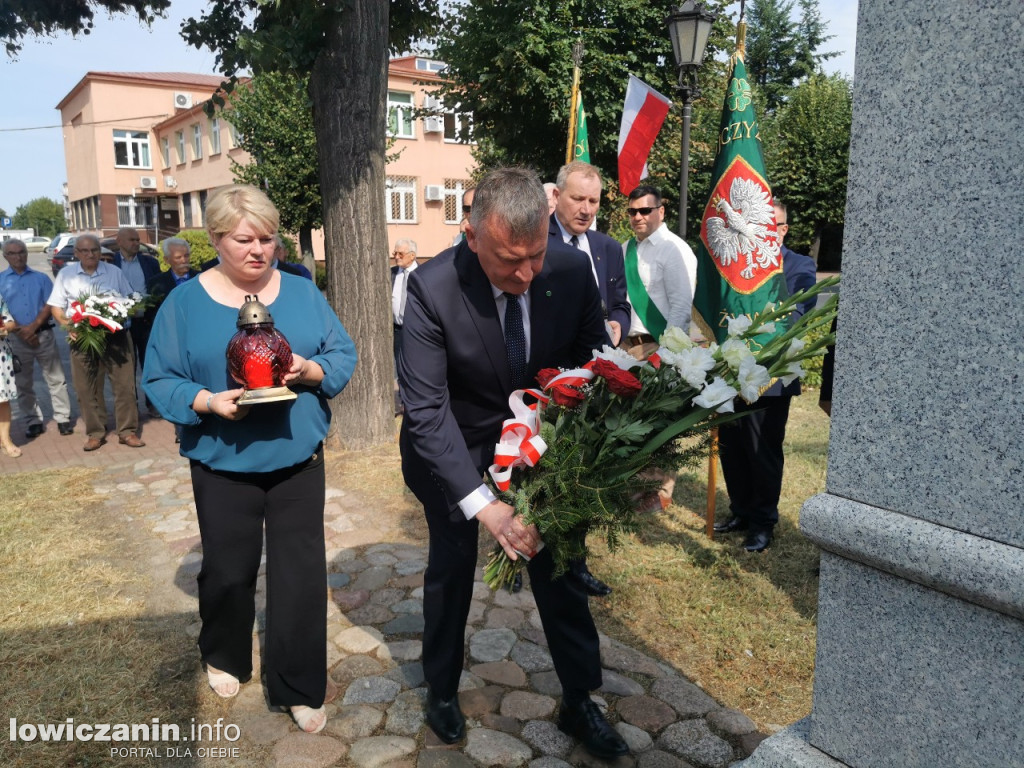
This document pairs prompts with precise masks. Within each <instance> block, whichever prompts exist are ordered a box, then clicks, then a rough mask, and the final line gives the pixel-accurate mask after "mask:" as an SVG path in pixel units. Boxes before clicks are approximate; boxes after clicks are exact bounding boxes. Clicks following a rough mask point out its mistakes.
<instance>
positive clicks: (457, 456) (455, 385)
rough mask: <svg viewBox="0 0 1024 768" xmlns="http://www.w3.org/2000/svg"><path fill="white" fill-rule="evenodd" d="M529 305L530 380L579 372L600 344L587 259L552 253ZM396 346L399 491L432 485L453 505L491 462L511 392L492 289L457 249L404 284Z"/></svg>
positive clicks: (470, 257) (463, 249)
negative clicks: (549, 372)
mask: <svg viewBox="0 0 1024 768" xmlns="http://www.w3.org/2000/svg"><path fill="white" fill-rule="evenodd" d="M529 301H530V360H529V363H528V367H527V376H528V377H529V380H530V381H532V380H533V379H534V376H535V375H536V373H537V371H539V370H540V369H541V368H549V367H556V366H567V367H571V366H576V365H580V364H582V363H584V362H586V361H587V360H589V359H590V357H591V352H592V350H593V349H595V348H599V347H600V346H601V345H602V344H606V343H607V339H608V337H607V335H606V334H605V332H604V323H603V320H602V316H601V299H600V295H599V294H598V291H597V286H596V285H595V284H594V280H593V276H592V274H591V271H590V264H589V263H588V260H587V258H586V254H585V253H580V252H579V251H578V250H576V249H574V248H570V247H568V246H566V245H564V244H562V243H559V244H557V245H555V246H552V247H550V248H549V250H548V254H547V258H545V260H544V267H543V269H542V270H541V272H540V274H538V275H537V276H536V277H535V278H534V279H533V283H532V284H531V285H530V294H529ZM402 344H403V347H402V354H401V355H400V357H399V360H398V376H399V380H400V382H401V391H402V399H403V401H404V403H405V418H404V419H403V420H402V433H401V439H400V445H401V448H402V463H403V471H404V473H405V476H406V482H407V483H408V484H409V487H410V489H411V490H412V491H413V493H416V495H417V496H420V493H419V492H418V490H417V489H418V488H420V487H421V486H422V484H425V483H430V484H431V485H433V484H434V483H435V482H438V483H440V485H441V487H442V489H443V490H444V492H445V494H446V496H447V499H448V501H449V503H450V504H453V505H454V504H455V503H456V502H458V501H459V500H460V499H462V498H464V497H465V496H466V495H468V494H469V493H470V492H471V491H472V490H474V489H475V488H477V487H479V485H480V482H481V477H482V475H483V472H484V470H485V469H486V467H487V466H488V465H490V464H491V462H492V461H493V457H494V443H495V442H496V441H497V439H498V437H499V434H500V432H501V422H502V420H503V419H505V418H507V417H508V416H509V414H510V411H509V407H508V396H509V394H510V393H511V392H512V373H511V371H510V370H509V365H508V359H507V356H506V354H505V341H504V336H503V335H502V331H501V322H500V320H499V318H498V311H497V307H496V305H495V302H494V295H493V293H492V290H491V283H490V282H489V281H488V279H487V276H486V275H485V274H484V271H483V269H482V268H481V267H480V262H479V259H478V258H477V255H476V253H474V252H473V251H472V250H471V249H470V247H469V245H468V244H467V243H466V242H465V241H463V242H461V243H459V245H457V246H455V247H454V248H449V249H448V250H446V251H443V252H442V253H440V254H438V255H437V256H435V257H434V258H433V259H431V260H430V261H429V262H427V263H426V264H424V265H422V266H421V267H419V269H417V270H416V271H415V272H413V273H412V275H410V279H409V293H408V298H407V300H406V307H405V318H404V324H403V327H402ZM434 478H436V480H435V479H434ZM434 488H435V489H436V486H434ZM434 493H435V494H436V490H434Z"/></svg>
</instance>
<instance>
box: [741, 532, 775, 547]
mask: <svg viewBox="0 0 1024 768" xmlns="http://www.w3.org/2000/svg"><path fill="white" fill-rule="evenodd" d="M771 543H772V532H771V531H770V530H769V531H764V530H762V531H751V532H750V533H748V534H747V538H745V539H744V540H743V548H744V549H745V550H747V552H764V551H765V550H766V549H768V545H769V544H771Z"/></svg>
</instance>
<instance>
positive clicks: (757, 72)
mask: <svg viewBox="0 0 1024 768" xmlns="http://www.w3.org/2000/svg"><path fill="white" fill-rule="evenodd" d="M799 2H800V16H799V18H798V19H796V20H794V19H793V6H794V3H795V0H751V3H750V8H749V10H748V13H747V46H746V47H747V53H746V56H745V58H744V62H745V63H746V65H747V72H748V73H749V75H750V77H751V78H752V80H753V83H754V84H755V85H756V86H757V87H758V89H759V90H760V92H761V94H762V96H763V97H764V100H765V111H766V112H767V113H772V112H774V111H775V110H776V109H778V108H779V106H781V105H782V104H783V103H784V102H785V101H786V98H787V96H788V95H789V92H790V91H791V90H792V89H793V87H794V86H795V85H796V83H797V82H798V81H800V80H801V79H805V78H807V77H809V76H810V75H812V74H814V73H815V72H818V71H820V69H821V63H822V62H823V61H826V60H827V59H830V58H832V57H833V56H835V55H836V54H835V53H833V52H828V53H820V52H819V51H818V49H819V48H820V47H821V46H822V45H823V44H824V43H826V42H828V41H829V40H831V39H832V35H826V34H825V23H824V22H823V21H822V20H821V13H820V11H819V10H818V0H799Z"/></svg>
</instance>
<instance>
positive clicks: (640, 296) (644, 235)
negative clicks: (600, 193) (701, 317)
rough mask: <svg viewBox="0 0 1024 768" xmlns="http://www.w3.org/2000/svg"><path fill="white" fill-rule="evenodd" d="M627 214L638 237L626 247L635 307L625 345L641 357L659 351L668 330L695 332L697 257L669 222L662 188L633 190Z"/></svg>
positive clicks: (632, 302)
mask: <svg viewBox="0 0 1024 768" xmlns="http://www.w3.org/2000/svg"><path fill="white" fill-rule="evenodd" d="M626 213H627V214H629V226H630V227H631V228H632V230H633V234H634V237H631V238H630V239H629V240H627V241H626V242H625V243H623V244H622V253H623V258H624V260H625V264H626V285H627V286H628V288H629V303H630V306H632V308H633V314H632V317H631V318H630V330H629V336H628V337H627V338H626V345H625V346H626V347H627V349H630V350H635V354H649V353H650V352H652V351H654V350H655V349H657V343H658V338H659V337H660V336H661V334H662V333H664V331H665V328H666V327H668V326H675V327H677V328H682V329H683V330H684V331H688V330H689V329H690V308H691V307H692V306H693V292H694V290H696V287H697V257H696V256H694V255H693V251H692V250H690V246H688V245H687V244H686V242H685V241H684V240H683V239H682V238H681V237H679V236H678V235H676V234H675V233H674V232H672V231H670V230H669V228H668V226H667V225H666V224H665V205H664V203H663V202H662V200H661V191H660V190H659V189H658V188H657V187H654V186H651V185H650V184H641V185H640V186H639V187H637V188H636V189H634V190H633V191H632V192H630V193H629V207H628V208H626ZM644 345H648V346H647V347H646V348H645V347H644Z"/></svg>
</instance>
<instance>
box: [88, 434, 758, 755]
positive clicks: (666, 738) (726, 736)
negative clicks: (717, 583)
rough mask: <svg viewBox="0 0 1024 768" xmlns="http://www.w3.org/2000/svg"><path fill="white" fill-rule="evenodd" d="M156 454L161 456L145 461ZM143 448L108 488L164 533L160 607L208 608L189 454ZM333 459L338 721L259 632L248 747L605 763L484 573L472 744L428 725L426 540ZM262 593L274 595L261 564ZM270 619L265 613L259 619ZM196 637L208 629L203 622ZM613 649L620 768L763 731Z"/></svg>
mask: <svg viewBox="0 0 1024 768" xmlns="http://www.w3.org/2000/svg"><path fill="white" fill-rule="evenodd" d="M157 429H160V427H159V426H157ZM167 431H168V432H169V428H167ZM161 442H162V441H161ZM167 442H173V438H170V439H168V440H167ZM125 450H127V449H125ZM144 453H148V454H150V455H146V456H144V457H141V458H139V457H140V456H142V455H143V454H144ZM133 455H134V457H136V458H138V460H136V461H128V462H121V463H116V464H115V463H113V462H110V461H109V459H108V471H107V472H104V473H103V475H102V476H99V475H98V476H97V478H96V480H95V481H94V486H95V489H96V491H97V492H98V493H100V494H102V495H104V496H105V497H106V505H107V507H108V508H109V509H110V510H111V511H112V512H113V513H115V514H123V515H125V516H126V517H125V521H126V522H129V521H131V523H132V525H133V527H141V530H147V529H148V530H149V531H151V532H152V535H153V541H155V542H156V547H157V549H158V550H159V551H160V553H161V554H160V556H157V557H154V558H153V561H152V568H151V569H152V572H153V573H152V576H153V579H154V580H155V581H157V582H160V583H163V584H165V585H170V584H175V585H177V589H172V590H170V591H171V592H173V593H174V596H173V598H172V602H173V603H174V604H173V605H169V604H167V601H164V602H163V604H162V606H161V608H162V609H167V608H172V609H173V610H181V611H182V613H183V614H184V615H186V616H197V615H198V614H197V610H198V607H197V603H196V599H195V575H196V574H197V573H198V571H199V567H200V564H201V561H202V552H201V549H200V543H199V531H198V526H197V523H196V520H195V506H194V503H193V501H192V489H191V484H190V480H189V471H188V466H187V463H186V461H185V460H184V459H182V458H180V457H177V456H169V455H167V451H166V449H165V448H164V447H159V446H156V445H154V447H153V448H152V449H150V448H149V446H147V448H145V449H140V450H139V451H136V452H134V454H133ZM113 458H114V456H113V454H112V455H111V456H110V459H113ZM117 458H119V459H120V458H122V456H121V455H120V453H119V454H118V456H117ZM129 458H131V457H129ZM330 467H331V462H330V456H329V455H328V492H327V496H328V501H327V506H326V511H325V521H324V522H325V533H326V537H327V547H328V549H327V559H328V571H329V573H328V585H329V588H330V590H329V594H330V601H329V605H328V663H329V667H330V675H331V678H332V680H333V681H334V683H335V684H336V686H337V697H336V698H335V699H334V700H333V701H332V702H330V703H329V704H328V713H329V718H330V719H329V721H328V725H327V728H326V729H325V731H324V732H323V733H321V734H319V735H315V736H314V735H309V734H305V733H302V732H300V731H299V730H298V728H297V727H296V726H295V725H294V723H293V722H292V720H291V718H290V717H289V716H288V715H286V714H283V713H277V712H273V711H270V710H269V709H268V707H267V704H266V701H265V698H264V692H263V690H262V686H261V685H260V684H259V682H258V681H259V653H258V648H259V633H258V632H255V633H254V654H253V656H254V676H253V681H251V682H249V683H247V684H246V685H244V686H243V687H242V690H241V693H240V694H239V695H238V697H237V698H235V699H232V700H230V701H229V702H226V707H227V709H226V714H225V721H226V722H230V723H234V724H237V725H238V726H239V728H240V730H241V734H242V736H241V740H240V742H239V743H240V744H241V745H244V746H245V748H246V754H253V755H256V756H257V758H256V762H255V763H254V764H257V765H260V764H262V765H268V766H275V767H276V766H280V767H281V768H292V767H294V768H299V767H300V766H301V768H317V767H318V766H359V767H360V768H377V767H378V766H396V767H397V766H401V767H402V768H412V766H416V768H435V766H456V767H461V766H466V767H467V768H470V767H472V766H524V765H529V766H530V767H531V768H558V767H559V766H566V765H576V766H595V765H599V764H601V763H603V762H606V761H601V760H597V759H595V758H593V757H591V756H589V755H588V754H587V753H586V752H585V751H584V750H583V749H582V747H580V746H579V745H578V743H576V742H575V741H574V740H573V739H571V738H570V737H568V736H566V735H565V734H563V733H562V732H561V731H559V730H558V727H557V725H556V724H555V719H556V717H557V707H558V697H559V693H560V687H559V684H558V680H557V677H556V676H555V672H554V670H553V668H552V663H551V657H550V655H549V653H548V651H547V648H546V641H545V638H544V633H543V632H542V631H541V629H540V619H539V615H538V613H537V609H536V605H535V603H534V600H533V596H532V593H531V592H530V591H529V589H524V590H523V591H522V592H520V593H519V594H515V595H513V594H510V593H508V592H507V591H498V592H492V591H491V590H490V589H488V588H487V587H486V586H485V585H484V584H483V582H482V581H478V582H477V584H476V588H475V597H474V600H473V605H472V610H471V612H470V616H469V627H468V629H467V634H468V635H469V642H468V659H467V661H466V671H465V672H464V674H463V678H462V682H461V686H460V694H459V696H460V701H461V704H462V708H463V711H464V712H465V714H466V717H467V718H468V723H467V737H466V739H465V741H464V742H462V743H460V744H456V745H453V746H447V745H444V744H442V743H441V742H440V741H439V740H438V739H437V738H436V737H435V736H434V734H433V732H432V731H431V730H430V729H429V728H428V727H427V726H425V725H424V716H423V704H424V700H425V696H426V688H425V687H424V683H423V672H422V667H421V664H420V656H421V642H420V633H421V631H422V627H423V615H422V595H423V588H422V585H423V571H424V569H425V568H426V547H425V546H423V543H422V542H413V541H409V539H408V533H407V529H406V531H405V532H403V528H402V526H401V524H400V522H399V521H388V520H381V517H382V516H381V515H377V514H374V513H373V512H372V511H368V509H367V505H365V504H363V503H361V501H360V499H359V498H358V495H357V494H355V493H352V492H347V491H346V490H345V488H344V482H343V480H342V479H341V478H340V476H339V475H337V474H336V473H333V472H332V471H331V468H330ZM410 509H411V511H412V513H415V511H414V510H412V507H411V505H410ZM479 578H480V572H479V571H478V579H479ZM257 589H258V592H257V600H258V601H260V602H262V600H263V599H264V589H265V577H264V576H263V575H262V572H261V576H260V579H259V582H258V587H257ZM262 620H263V616H262V614H259V615H258V617H257V627H259V626H261V624H262ZM187 631H188V632H189V633H190V634H191V635H193V636H195V635H198V631H199V625H198V622H197V623H194V624H192V625H191V626H189V627H188V628H187ZM601 655H602V662H603V667H604V687H603V688H601V689H600V690H599V691H597V692H596V693H595V694H594V697H595V700H596V701H597V702H598V703H599V705H600V706H602V708H605V709H606V711H607V714H608V717H609V720H610V721H611V722H612V723H613V724H614V726H615V727H616V728H617V729H618V730H619V732H620V733H621V734H622V735H623V737H624V738H625V739H626V741H627V742H628V743H629V745H630V747H631V748H632V752H633V754H632V755H630V756H627V757H623V758H619V759H618V760H616V761H614V764H615V766H617V768H631V767H632V766H639V767H640V768H686V766H694V767H695V768H701V767H703V768H725V767H726V766H729V765H730V764H732V763H733V762H734V761H736V760H738V759H741V758H743V757H746V756H747V755H749V753H750V752H751V751H752V750H753V748H754V747H755V746H756V745H757V743H758V742H759V741H760V740H761V739H762V738H763V736H762V735H761V734H759V733H757V732H756V730H755V726H754V723H753V722H752V721H751V720H750V719H749V718H747V717H746V716H745V715H743V714H742V713H740V712H738V711H735V710H729V709H724V708H722V707H721V706H719V705H718V704H717V703H716V702H715V701H714V700H713V699H712V698H711V697H710V696H709V695H708V694H706V693H705V692H704V691H703V690H701V689H700V688H699V687H697V686H696V685H694V684H692V683H691V682H689V681H688V680H687V679H686V678H685V677H683V676H682V675H680V674H679V672H677V671H676V670H674V669H673V668H671V667H669V666H668V665H667V664H665V663H663V662H661V661H660V660H658V659H656V658H651V657H649V656H646V655H644V654H642V653H640V652H639V651H637V650H635V649H633V648H630V647H628V646H627V645H624V644H622V643H619V642H617V641H615V640H612V639H610V638H608V637H605V636H603V635H602V637H601ZM205 693H209V692H204V695H205ZM210 695H212V694H210ZM211 764H213V763H212V762H211ZM217 764H218V765H221V764H223V762H220V763H217Z"/></svg>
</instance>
